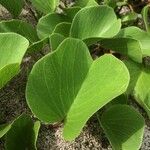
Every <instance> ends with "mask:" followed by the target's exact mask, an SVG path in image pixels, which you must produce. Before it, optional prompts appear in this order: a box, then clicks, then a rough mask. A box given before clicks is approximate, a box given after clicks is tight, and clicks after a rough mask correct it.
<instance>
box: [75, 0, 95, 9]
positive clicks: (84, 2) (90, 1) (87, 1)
mask: <svg viewBox="0 0 150 150" xmlns="http://www.w3.org/2000/svg"><path fill="white" fill-rule="evenodd" d="M75 5H77V6H80V7H86V6H97V5H98V3H97V2H96V1H95V0H75Z"/></svg>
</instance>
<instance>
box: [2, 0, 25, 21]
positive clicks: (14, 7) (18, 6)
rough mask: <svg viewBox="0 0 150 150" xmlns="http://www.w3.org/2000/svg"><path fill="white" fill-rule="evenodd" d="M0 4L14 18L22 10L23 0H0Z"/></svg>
mask: <svg viewBox="0 0 150 150" xmlns="http://www.w3.org/2000/svg"><path fill="white" fill-rule="evenodd" d="M0 4H1V5H3V6H4V7H5V8H6V9H7V10H8V11H9V12H10V13H11V14H12V15H13V17H14V18H16V17H18V16H19V14H20V13H21V11H22V8H23V5H24V0H19V1H18V0H0Z"/></svg>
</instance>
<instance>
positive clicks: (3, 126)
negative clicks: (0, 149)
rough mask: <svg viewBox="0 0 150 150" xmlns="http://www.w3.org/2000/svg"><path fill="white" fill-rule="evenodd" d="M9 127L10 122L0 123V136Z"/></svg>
mask: <svg viewBox="0 0 150 150" xmlns="http://www.w3.org/2000/svg"><path fill="white" fill-rule="evenodd" d="M10 128H11V124H2V125H0V138H1V137H3V136H4V135H5V134H6V133H7V132H8V131H9V130H10Z"/></svg>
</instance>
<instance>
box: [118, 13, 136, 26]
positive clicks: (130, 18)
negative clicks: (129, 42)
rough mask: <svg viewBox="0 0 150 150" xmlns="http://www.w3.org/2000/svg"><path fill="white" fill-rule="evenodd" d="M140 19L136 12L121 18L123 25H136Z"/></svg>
mask: <svg viewBox="0 0 150 150" xmlns="http://www.w3.org/2000/svg"><path fill="white" fill-rule="evenodd" d="M137 19H138V14H137V13H135V12H130V13H127V14H126V15H124V16H122V17H121V21H122V23H126V24H129V23H134V22H135V21H136V20H137Z"/></svg>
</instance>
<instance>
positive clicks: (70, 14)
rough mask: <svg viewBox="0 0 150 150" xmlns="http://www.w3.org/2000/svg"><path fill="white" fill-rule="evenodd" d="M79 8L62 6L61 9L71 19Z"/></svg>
mask: <svg viewBox="0 0 150 150" xmlns="http://www.w3.org/2000/svg"><path fill="white" fill-rule="evenodd" d="M79 10H81V7H79V6H74V7H69V8H64V9H63V11H64V13H65V14H66V15H67V17H68V18H69V19H70V20H73V18H74V16H75V15H76V14H77V12H78V11H79Z"/></svg>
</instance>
